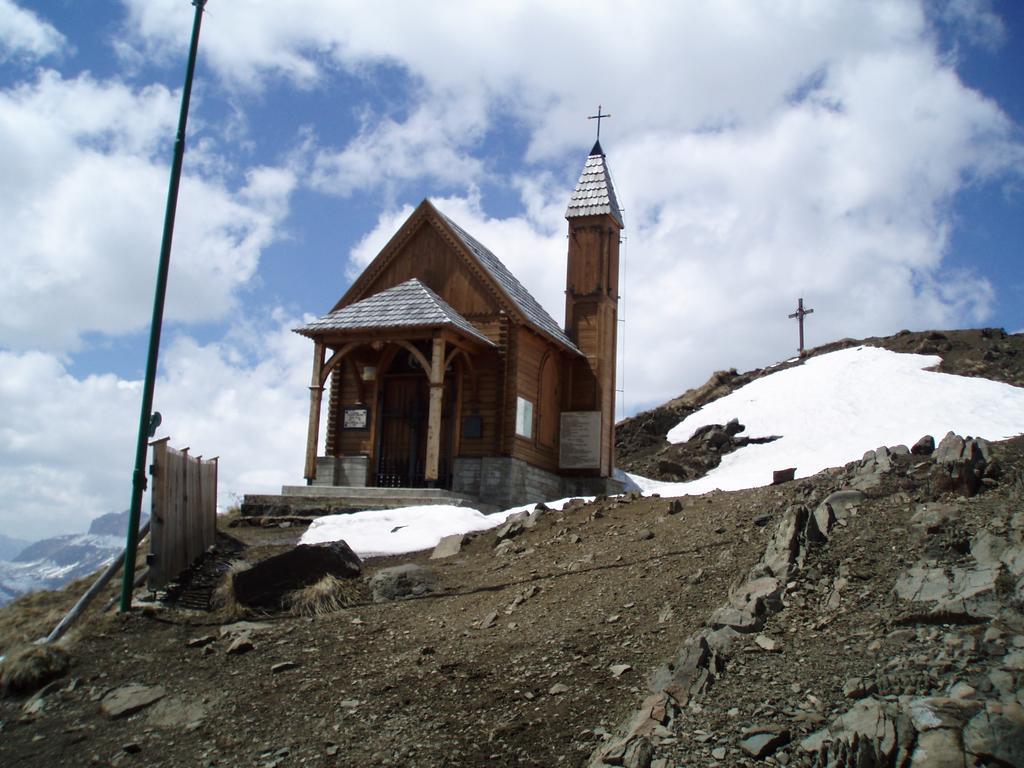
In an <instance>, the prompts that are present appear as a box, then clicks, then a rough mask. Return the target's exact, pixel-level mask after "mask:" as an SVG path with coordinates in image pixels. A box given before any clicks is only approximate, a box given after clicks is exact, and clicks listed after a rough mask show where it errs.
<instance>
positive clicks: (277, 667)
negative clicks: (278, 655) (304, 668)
mask: <svg viewBox="0 0 1024 768" xmlns="http://www.w3.org/2000/svg"><path fill="white" fill-rule="evenodd" d="M297 666H299V665H298V664H296V663H295V662H294V661H281V662H278V663H277V664H274V665H273V666H272V667H271V668H270V673H271V674H273V675H276V674H278V673H279V672H287V671H288V670H289V669H295V668H296V667H297Z"/></svg>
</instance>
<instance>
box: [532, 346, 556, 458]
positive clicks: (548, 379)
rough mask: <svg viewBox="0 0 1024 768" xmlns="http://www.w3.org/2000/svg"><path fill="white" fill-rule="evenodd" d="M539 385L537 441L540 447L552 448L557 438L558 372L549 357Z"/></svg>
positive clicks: (545, 362) (544, 365)
mask: <svg viewBox="0 0 1024 768" xmlns="http://www.w3.org/2000/svg"><path fill="white" fill-rule="evenodd" d="M539 383H540V386H539V387H538V388H537V389H538V391H539V392H540V397H538V398H537V400H538V407H539V410H540V413H539V415H538V416H537V439H538V440H539V441H540V443H541V445H546V446H549V447H554V445H555V441H556V438H557V436H558V370H557V367H556V366H555V361H554V358H553V357H552V356H551V355H548V356H547V357H546V358H545V359H544V364H543V367H542V368H541V371H540V382H539Z"/></svg>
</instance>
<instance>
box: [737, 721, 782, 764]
mask: <svg viewBox="0 0 1024 768" xmlns="http://www.w3.org/2000/svg"><path fill="white" fill-rule="evenodd" d="M747 733H748V734H749V735H747V736H745V737H744V738H743V739H741V740H740V749H742V750H743V751H744V752H746V753H747V754H748V755H750V756H751V757H752V758H754V759H755V760H762V759H764V758H766V757H768V756H769V755H771V754H773V753H774V752H775V751H776V750H777V749H778V748H779V747H782V746H785V745H786V744H788V743H789V731H788V730H786V729H784V728H777V727H774V726H754V727H753V728H752V729H750V730H749V731H748V732H747Z"/></svg>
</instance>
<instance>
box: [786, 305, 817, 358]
mask: <svg viewBox="0 0 1024 768" xmlns="http://www.w3.org/2000/svg"><path fill="white" fill-rule="evenodd" d="M813 312H814V310H813V309H804V300H803V299H802V298H800V299H797V301H796V312H794V313H793V314H792V315H790V316H789V319H790V320H792V319H793V318H796V320H797V322H799V323H800V357H803V356H804V317H805V316H806V315H809V314H811V313H813Z"/></svg>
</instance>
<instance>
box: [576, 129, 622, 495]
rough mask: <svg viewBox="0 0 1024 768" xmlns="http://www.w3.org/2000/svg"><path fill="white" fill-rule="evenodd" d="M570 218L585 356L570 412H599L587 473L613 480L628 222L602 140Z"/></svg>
mask: <svg viewBox="0 0 1024 768" xmlns="http://www.w3.org/2000/svg"><path fill="white" fill-rule="evenodd" d="M599 112H600V110H599ZM565 218H566V220H567V221H568V222H569V257H568V266H567V269H566V279H565V328H566V332H567V333H568V335H569V338H570V339H572V340H573V341H574V342H575V343H576V346H577V347H579V349H580V351H581V352H583V354H584V356H585V359H578V360H576V361H575V362H574V363H573V364H572V366H571V368H570V370H569V381H568V382H567V384H568V386H567V392H566V406H567V408H566V410H569V411H590V412H599V413H600V465H599V467H596V468H595V470H594V471H593V472H588V473H587V474H597V475H599V476H600V477H608V476H610V475H611V473H612V470H613V469H614V464H615V355H616V349H617V347H616V339H617V335H618V302H619V234H620V232H621V231H622V228H623V221H622V213H621V211H620V210H619V202H618V199H617V198H616V197H615V188H614V187H613V186H612V179H611V175H610V174H609V172H608V163H607V160H606V158H605V155H604V150H603V149H602V148H601V142H600V140H598V141H597V142H595V144H594V148H593V149H591V150H590V155H589V156H588V157H587V161H586V164H585V165H584V166H583V173H581V174H580V180H579V181H578V182H577V183H576V189H575V190H574V191H573V193H572V198H571V199H570V200H569V207H568V209H567V210H566V212H565Z"/></svg>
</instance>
